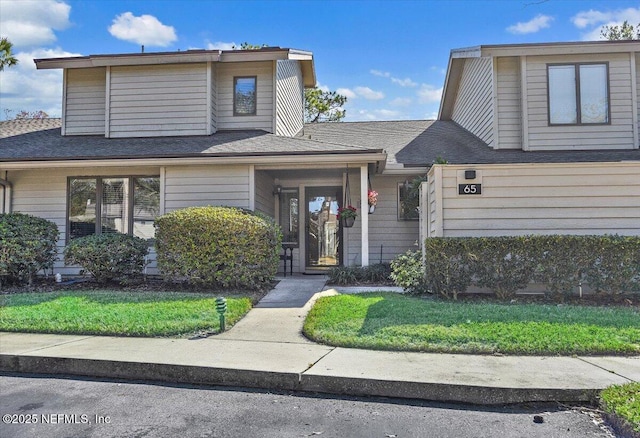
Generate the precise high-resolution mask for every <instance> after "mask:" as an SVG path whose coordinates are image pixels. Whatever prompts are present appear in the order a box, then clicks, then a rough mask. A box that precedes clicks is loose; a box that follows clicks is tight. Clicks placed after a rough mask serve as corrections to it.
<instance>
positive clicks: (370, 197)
mask: <svg viewBox="0 0 640 438" xmlns="http://www.w3.org/2000/svg"><path fill="white" fill-rule="evenodd" d="M367 201H368V203H369V214H373V212H374V211H376V205H378V192H376V191H375V190H371V189H369V191H368V192H367Z"/></svg>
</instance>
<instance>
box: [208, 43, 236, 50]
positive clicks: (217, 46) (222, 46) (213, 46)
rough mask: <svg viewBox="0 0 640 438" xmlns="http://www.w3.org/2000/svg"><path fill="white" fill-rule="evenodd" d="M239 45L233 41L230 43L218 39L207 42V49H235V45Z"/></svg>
mask: <svg viewBox="0 0 640 438" xmlns="http://www.w3.org/2000/svg"><path fill="white" fill-rule="evenodd" d="M237 46H238V45H237V44H236V43H234V42H233V41H232V42H230V43H225V42H223V41H216V42H215V43H209V42H207V50H233V48H234V47H237Z"/></svg>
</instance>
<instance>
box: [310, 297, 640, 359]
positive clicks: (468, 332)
mask: <svg viewBox="0 0 640 438" xmlns="http://www.w3.org/2000/svg"><path fill="white" fill-rule="evenodd" d="M304 333H305V335H307V336H308V337H309V338H311V339H313V340H315V341H317V342H321V343H325V344H329V345H336V346H342V347H352V348H368V349H377V350H398V351H430V352H447V353H477V354H492V353H504V354H523V355H573V354H583V355H606V354H614V355H634V354H638V353H640V310H639V309H638V308H623V307H581V306H571V305H542V304H493V303H465V302H448V301H438V300H429V299H421V298H414V297H407V296H402V295H398V294H392V293H387V294H384V293H382V294H380V293H376V294H362V295H337V296H332V297H323V298H321V299H319V300H318V301H317V302H316V304H315V306H314V307H313V308H312V309H311V312H310V313H309V315H308V316H307V319H306V321H305V324H304Z"/></svg>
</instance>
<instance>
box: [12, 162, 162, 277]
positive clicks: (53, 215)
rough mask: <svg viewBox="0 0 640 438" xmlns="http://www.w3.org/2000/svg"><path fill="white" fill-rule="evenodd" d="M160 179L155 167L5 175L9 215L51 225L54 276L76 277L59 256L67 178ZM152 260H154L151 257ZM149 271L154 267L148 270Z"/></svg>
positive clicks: (63, 238) (75, 269)
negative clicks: (55, 245)
mask: <svg viewBox="0 0 640 438" xmlns="http://www.w3.org/2000/svg"><path fill="white" fill-rule="evenodd" d="M127 175H140V176H142V175H149V176H152V175H160V169H159V168H157V167H131V168H90V167H83V168H77V169H46V170H20V171H17V170H16V171H9V172H8V177H9V180H10V181H11V183H12V184H13V205H12V211H13V212H19V213H26V214H30V215H33V216H38V217H41V218H44V219H47V220H50V221H52V222H54V223H55V224H56V225H57V226H58V230H59V231H60V237H59V240H58V261H57V262H56V263H55V265H54V272H60V273H61V274H63V275H77V274H78V272H79V269H80V268H79V267H77V266H75V267H74V266H65V265H64V262H63V261H62V260H63V256H62V253H63V251H64V247H65V245H66V238H67V236H66V230H67V178H68V177H70V176H127ZM151 257H152V259H154V258H155V257H154V256H153V254H151ZM150 269H151V270H153V269H154V266H153V265H152V266H150Z"/></svg>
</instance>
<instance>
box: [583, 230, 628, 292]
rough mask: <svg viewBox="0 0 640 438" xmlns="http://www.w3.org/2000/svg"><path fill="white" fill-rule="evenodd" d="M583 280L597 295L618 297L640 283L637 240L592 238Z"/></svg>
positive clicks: (616, 237) (613, 237) (620, 237)
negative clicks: (603, 294) (615, 295)
mask: <svg viewBox="0 0 640 438" xmlns="http://www.w3.org/2000/svg"><path fill="white" fill-rule="evenodd" d="M591 241H592V242H591V245H589V249H588V250H589V251H590V252H592V257H591V260H590V261H591V263H590V264H589V266H588V268H587V269H586V280H587V282H588V283H589V286H591V287H592V288H593V289H595V290H596V291H597V292H599V293H602V292H608V293H610V294H619V293H622V292H628V291H630V290H633V289H637V287H638V283H640V239H638V238H634V237H625V236H602V237H600V238H592V239H591Z"/></svg>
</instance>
